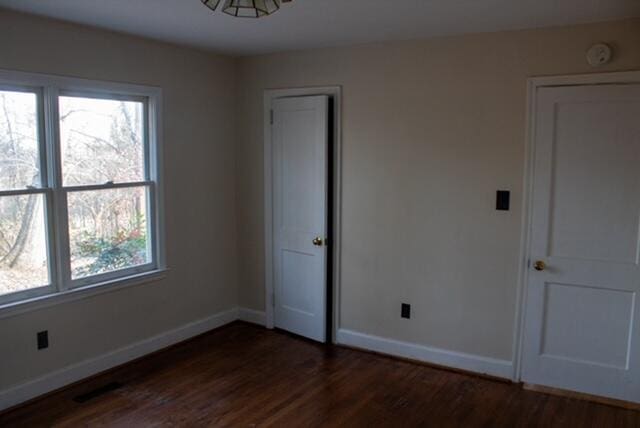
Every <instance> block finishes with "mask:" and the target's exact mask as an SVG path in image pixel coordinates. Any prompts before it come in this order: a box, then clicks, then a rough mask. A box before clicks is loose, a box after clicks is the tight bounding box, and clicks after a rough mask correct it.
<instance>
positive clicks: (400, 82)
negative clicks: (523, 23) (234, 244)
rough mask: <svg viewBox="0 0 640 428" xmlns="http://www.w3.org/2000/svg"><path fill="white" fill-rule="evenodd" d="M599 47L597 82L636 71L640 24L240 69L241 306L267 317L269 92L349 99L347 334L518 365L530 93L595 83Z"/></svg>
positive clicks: (343, 310) (272, 60)
mask: <svg viewBox="0 0 640 428" xmlns="http://www.w3.org/2000/svg"><path fill="white" fill-rule="evenodd" d="M599 41H605V42H608V43H610V44H612V45H613V46H614V47H615V51H616V55H615V58H614V61H613V62H612V63H611V64H610V65H608V66H606V67H602V68H601V69H599V70H597V71H613V70H629V69H638V68H640V49H638V47H639V46H640V20H628V21H622V22H616V23H603V24H595V25H585V26H575V27H567V28H558V29H544V30H538V31H518V32H507V33H495V34H483V35H471V36H462V37H454V38H444V39H435V40H428V41H415V42H401V43H385V44H376V45H368V46H361V47H351V48H341V49H327V50H316V51H305V52H296V53H288V54H277V55H268V56H260V57H253V58H247V59H243V60H241V63H240V67H241V81H240V83H241V90H240V92H239V95H240V104H239V116H240V117H242V120H243V122H242V123H241V124H240V126H239V128H238V130H239V147H238V172H237V186H238V226H239V227H238V238H239V241H238V242H239V244H238V245H239V261H240V262H239V270H238V272H239V287H240V290H239V298H240V304H241V305H243V306H247V307H249V308H252V309H257V310H263V309H264V288H263V287H264V280H263V277H264V259H263V248H264V241H263V227H264V226H263V149H262V141H263V140H262V138H263V136H262V91H263V90H264V89H265V88H287V87H300V86H314V85H342V86H343V97H344V99H343V107H344V111H343V118H342V119H343V154H342V155H343V165H344V166H343V200H342V203H343V213H342V220H343V248H342V257H343V258H342V289H341V296H342V302H341V307H340V318H341V325H340V327H341V328H346V329H352V330H356V331H359V332H364V333H369V334H374V335H379V336H383V337H388V338H394V339H398V340H403V341H409V342H414V343H419V344H423V345H429V346H434V347H438V348H444V349H448V350H455V351H461V352H467V353H472V354H479V355H483V356H488V357H495V358H499V359H505V360H510V359H511V358H512V348H513V335H514V325H515V312H516V292H517V273H518V254H519V246H520V230H521V214H522V213H521V204H522V191H521V189H522V184H523V165H524V135H525V104H526V103H525V99H526V79H527V77H529V76H539V75H557V74H572V73H589V72H594V70H593V69H591V68H590V67H589V66H588V65H586V62H585V59H584V52H585V50H586V49H587V48H588V47H589V46H590V45H591V44H593V43H595V42H599ZM497 189H509V190H511V191H512V192H513V193H512V195H513V196H512V201H513V209H512V210H511V211H510V212H496V211H495V209H494V204H495V191H496V190H497ZM401 302H409V303H411V304H412V306H413V308H412V309H413V311H412V319H411V320H410V321H407V320H402V319H400V316H399V312H400V303H401Z"/></svg>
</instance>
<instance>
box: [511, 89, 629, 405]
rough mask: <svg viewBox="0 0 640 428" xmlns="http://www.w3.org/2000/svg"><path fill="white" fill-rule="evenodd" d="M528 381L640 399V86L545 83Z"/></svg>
mask: <svg viewBox="0 0 640 428" xmlns="http://www.w3.org/2000/svg"><path fill="white" fill-rule="evenodd" d="M535 115H536V116H535V131H534V132H535V137H534V141H535V155H534V156H535V160H534V162H535V166H534V191H533V210H532V227H531V231H530V232H531V238H530V245H531V246H530V254H531V258H530V266H529V269H530V270H529V274H528V286H527V300H526V315H525V336H524V343H523V345H524V346H523V361H522V378H523V380H524V382H527V383H531V384H538V385H545V386H551V387H555V388H562V389H568V390H573V391H579V392H583V393H587V394H593V395H599V396H606V397H611V398H615V399H621V400H626V401H633V402H640V320H639V317H640V305H638V302H637V298H638V296H637V295H638V292H639V291H640V267H639V258H640V255H639V253H640V244H639V242H640V239H639V237H640V230H639V227H640V85H638V84H635V85H631V84H629V85H622V84H620V85H613V84H612V85H591V86H571V87H546V88H539V89H538V91H537V94H536V111H535Z"/></svg>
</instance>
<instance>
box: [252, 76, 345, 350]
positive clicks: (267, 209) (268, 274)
mask: <svg viewBox="0 0 640 428" xmlns="http://www.w3.org/2000/svg"><path fill="white" fill-rule="evenodd" d="M312 95H327V96H329V97H331V98H332V99H333V129H332V130H331V132H332V138H331V141H332V144H333V171H331V172H330V173H332V174H333V189H332V191H333V212H332V213H331V215H333V235H332V236H330V237H329V245H331V253H332V256H333V259H332V263H333V265H332V266H333V271H332V278H331V283H332V285H333V293H332V295H333V301H332V302H327V304H328V305H329V304H331V305H332V308H333V312H332V314H333V331H332V332H327V335H328V334H329V333H331V337H332V340H333V341H334V342H335V340H336V332H337V331H338V327H339V325H340V311H339V308H340V249H341V248H342V247H341V241H340V237H341V233H340V232H341V213H342V209H341V201H342V162H341V161H342V123H341V119H342V88H341V87H340V86H322V87H308V88H293V89H267V90H265V91H264V110H263V117H264V240H265V249H264V254H265V260H264V262H265V269H264V284H265V287H264V288H265V315H266V322H265V325H266V327H267V328H269V329H272V328H273V327H274V307H273V302H274V301H273V294H274V288H273V172H272V168H273V167H272V165H273V159H272V153H273V147H272V141H271V102H272V100H274V99H276V98H284V97H303V96H312Z"/></svg>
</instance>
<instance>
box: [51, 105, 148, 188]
mask: <svg viewBox="0 0 640 428" xmlns="http://www.w3.org/2000/svg"><path fill="white" fill-rule="evenodd" d="M59 103H60V138H61V140H60V143H61V152H62V173H63V181H64V185H65V186H73V185H82V184H103V183H107V182H109V181H113V182H114V183H123V182H132V181H143V180H144V179H145V174H144V103H142V102H137V101H119V100H104V99H95V98H79V97H68V96H64V97H60V98H59Z"/></svg>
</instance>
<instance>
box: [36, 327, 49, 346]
mask: <svg viewBox="0 0 640 428" xmlns="http://www.w3.org/2000/svg"><path fill="white" fill-rule="evenodd" d="M48 347H49V330H45V331H39V332H38V350H41V349H47V348H48Z"/></svg>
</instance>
